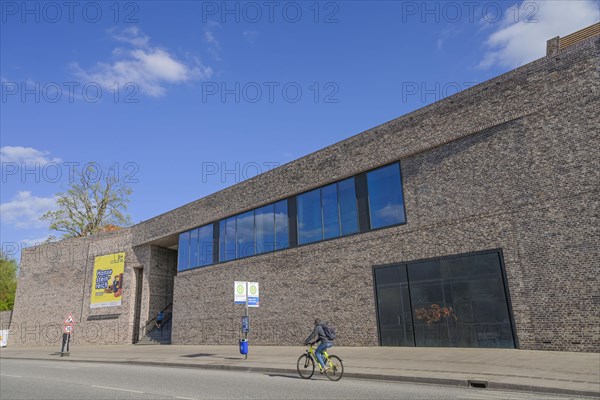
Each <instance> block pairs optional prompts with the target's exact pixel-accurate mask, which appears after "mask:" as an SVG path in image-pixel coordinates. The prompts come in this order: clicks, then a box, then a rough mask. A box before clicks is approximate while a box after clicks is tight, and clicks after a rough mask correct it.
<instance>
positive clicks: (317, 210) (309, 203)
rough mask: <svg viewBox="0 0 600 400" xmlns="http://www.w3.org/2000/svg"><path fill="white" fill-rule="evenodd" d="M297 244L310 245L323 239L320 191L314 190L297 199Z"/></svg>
mask: <svg viewBox="0 0 600 400" xmlns="http://www.w3.org/2000/svg"><path fill="white" fill-rule="evenodd" d="M297 204H298V244H305V243H312V242H316V241H318V240H322V239H323V221H322V215H321V190H320V189H316V190H313V191H310V192H307V193H304V194H301V195H299V196H298V198H297Z"/></svg>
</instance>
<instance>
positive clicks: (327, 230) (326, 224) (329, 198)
mask: <svg viewBox="0 0 600 400" xmlns="http://www.w3.org/2000/svg"><path fill="white" fill-rule="evenodd" d="M321 207H322V211H323V239H330V238H334V237H339V236H340V215H339V209H338V194H337V184H335V183H334V184H333V185H329V186H325V187H323V188H321Z"/></svg>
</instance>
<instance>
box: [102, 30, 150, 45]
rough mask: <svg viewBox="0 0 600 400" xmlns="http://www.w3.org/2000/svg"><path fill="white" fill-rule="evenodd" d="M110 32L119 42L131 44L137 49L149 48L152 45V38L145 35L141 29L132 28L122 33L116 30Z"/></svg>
mask: <svg viewBox="0 0 600 400" xmlns="http://www.w3.org/2000/svg"><path fill="white" fill-rule="evenodd" d="M109 32H110V33H111V34H112V37H113V39H115V40H118V41H119V42H124V43H129V44H130V45H132V46H135V47H148V45H149V44H150V37H149V36H147V35H144V34H143V33H142V31H141V30H140V28H138V27H137V26H132V27H129V28H127V29H124V30H123V31H122V32H116V33H115V29H114V28H113V29H110V30H109Z"/></svg>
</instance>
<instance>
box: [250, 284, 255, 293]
mask: <svg viewBox="0 0 600 400" xmlns="http://www.w3.org/2000/svg"><path fill="white" fill-rule="evenodd" d="M250 294H256V286H254V285H252V286H250Z"/></svg>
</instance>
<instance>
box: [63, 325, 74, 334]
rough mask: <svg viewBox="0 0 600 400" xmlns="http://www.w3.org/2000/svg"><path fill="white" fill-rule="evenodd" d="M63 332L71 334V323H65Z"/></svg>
mask: <svg viewBox="0 0 600 400" xmlns="http://www.w3.org/2000/svg"><path fill="white" fill-rule="evenodd" d="M63 332H64V333H66V334H71V333H72V332H73V327H72V326H71V325H67V326H65V327H64V328H63Z"/></svg>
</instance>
